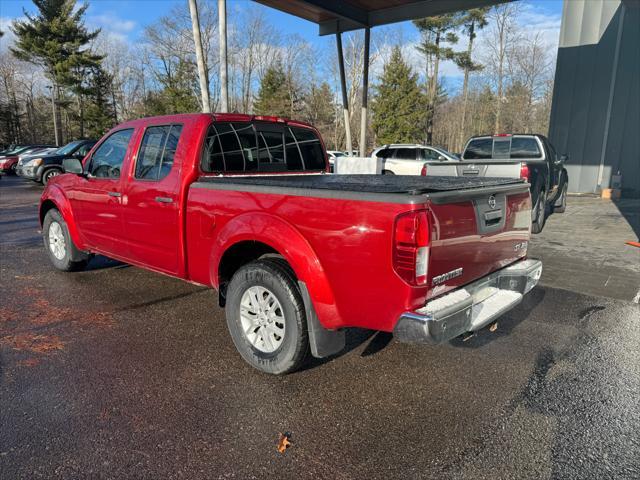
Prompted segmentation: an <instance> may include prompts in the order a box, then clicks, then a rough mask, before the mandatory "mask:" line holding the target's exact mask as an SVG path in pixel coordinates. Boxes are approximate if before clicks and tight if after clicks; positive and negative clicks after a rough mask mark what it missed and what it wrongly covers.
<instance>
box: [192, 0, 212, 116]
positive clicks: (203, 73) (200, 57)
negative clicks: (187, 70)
mask: <svg viewBox="0 0 640 480" xmlns="http://www.w3.org/2000/svg"><path fill="white" fill-rule="evenodd" d="M189 11H190V12H191V28H192V29H193V42H194V43H195V46H196V60H197V62H198V77H199V78H200V96H201V99H202V112H203V113H209V112H211V106H210V104H209V78H208V76H207V67H206V65H205V59H204V53H203V52H202V36H201V35H200V17H199V15H198V4H197V3H196V0H189Z"/></svg>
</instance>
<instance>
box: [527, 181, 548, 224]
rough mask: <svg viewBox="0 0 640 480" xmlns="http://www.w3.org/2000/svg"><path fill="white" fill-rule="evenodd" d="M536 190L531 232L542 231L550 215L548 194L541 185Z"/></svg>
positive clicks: (533, 199)
mask: <svg viewBox="0 0 640 480" xmlns="http://www.w3.org/2000/svg"><path fill="white" fill-rule="evenodd" d="M535 192H536V193H535V195H534V196H533V198H532V201H533V208H532V210H531V232H532V233H540V232H542V229H543V228H544V224H545V222H546V220H547V215H548V211H547V208H548V205H547V194H546V192H545V190H544V189H543V188H542V186H540V185H538V187H537V188H536V190H535Z"/></svg>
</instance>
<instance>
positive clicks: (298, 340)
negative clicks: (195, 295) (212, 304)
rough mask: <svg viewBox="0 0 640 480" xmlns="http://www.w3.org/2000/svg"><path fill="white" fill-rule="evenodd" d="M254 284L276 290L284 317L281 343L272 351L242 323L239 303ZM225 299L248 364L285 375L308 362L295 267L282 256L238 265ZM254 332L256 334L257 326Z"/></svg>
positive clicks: (238, 345) (234, 335) (230, 322)
mask: <svg viewBox="0 0 640 480" xmlns="http://www.w3.org/2000/svg"><path fill="white" fill-rule="evenodd" d="M252 287H261V288H263V289H267V290H268V291H269V292H270V293H271V294H273V295H274V296H275V298H276V299H277V301H278V302H279V304H280V307H281V313H282V316H283V317H284V322H283V323H284V335H282V337H281V338H282V340H281V343H280V345H279V346H278V347H277V348H276V349H275V350H274V351H271V352H267V351H264V350H262V349H261V348H259V347H258V346H256V345H254V344H252V343H251V342H250V340H249V338H248V336H247V335H248V334H246V333H245V330H244V328H243V325H242V320H241V315H240V303H241V300H242V298H243V295H244V294H245V292H247V291H248V290H249V289H250V288H252ZM226 299H227V301H226V305H225V313H226V318H227V326H228V328H229V333H230V334H231V339H232V340H233V343H234V345H235V346H236V349H237V350H238V352H239V353H240V355H241V356H242V358H243V359H244V360H245V361H246V362H247V363H248V364H249V365H251V366H252V367H254V368H256V369H258V370H261V371H263V372H265V373H270V374H275V375H282V374H286V373H291V372H294V371H296V370H298V369H300V368H301V367H302V366H303V365H304V364H305V362H306V360H307V358H308V356H309V336H308V332H307V321H306V315H305V309H304V302H303V300H302V296H301V295H300V290H299V289H298V285H297V281H296V278H295V275H294V274H293V270H292V269H291V267H289V265H288V264H287V263H286V262H285V261H284V260H283V259H281V258H272V257H268V258H263V259H260V260H257V261H255V262H251V263H249V264H247V265H244V266H243V267H241V268H240V269H238V271H237V272H236V273H235V274H234V275H233V278H232V279H231V282H230V283H229V286H228V288H227V293H226ZM257 328H258V329H259V328H260V327H257ZM251 333H252V334H253V335H255V330H254V331H253V332H251Z"/></svg>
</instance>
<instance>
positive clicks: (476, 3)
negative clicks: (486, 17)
mask: <svg viewBox="0 0 640 480" xmlns="http://www.w3.org/2000/svg"><path fill="white" fill-rule="evenodd" d="M255 1H256V2H258V3H261V4H263V5H266V6H268V7H271V8H275V9H277V10H280V11H282V12H286V13H289V14H291V15H294V16H296V17H299V18H303V19H305V20H308V21H310V22H313V23H316V24H317V25H318V27H319V34H320V35H331V34H334V33H341V32H348V31H351V30H358V29H361V28H367V27H377V26H379V25H388V24H390V23H396V22H404V21H407V20H415V19H417V18H424V17H430V16H433V15H442V14H444V13H449V12H455V11H458V10H468V9H470V8H478V7H485V6H490V5H495V4H498V3H506V2H508V1H511V0H255Z"/></svg>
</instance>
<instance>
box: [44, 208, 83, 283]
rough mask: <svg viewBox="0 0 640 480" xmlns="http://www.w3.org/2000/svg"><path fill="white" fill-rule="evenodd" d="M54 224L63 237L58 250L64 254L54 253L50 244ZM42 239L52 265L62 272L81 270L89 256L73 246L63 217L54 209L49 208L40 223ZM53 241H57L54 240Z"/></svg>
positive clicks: (54, 227) (54, 228)
mask: <svg viewBox="0 0 640 480" xmlns="http://www.w3.org/2000/svg"><path fill="white" fill-rule="evenodd" d="M55 225H58V226H59V227H60V232H61V234H62V236H63V237H64V243H63V244H62V247H61V250H60V251H61V252H63V253H64V254H63V255H59V256H57V255H56V254H55V253H54V251H53V250H54V247H52V246H51V242H52V240H51V239H50V237H51V236H52V235H53V231H54V230H57V227H56V226H55ZM42 240H43V241H44V247H45V250H46V251H47V254H48V255H49V259H50V260H51V263H53V266H54V267H56V268H57V269H58V270H62V271H63V272H73V271H77V270H82V269H83V268H84V267H85V266H86V265H87V261H88V258H89V256H88V255H87V254H86V253H85V252H82V251H80V250H78V248H77V247H76V246H75V244H74V243H73V240H71V236H70V235H69V229H68V228H67V223H66V222H65V221H64V218H62V215H61V214H60V212H59V211H58V210H56V209H51V210H49V211H48V212H47V214H46V215H45V217H44V222H43V223H42ZM54 243H57V242H55V241H54ZM60 251H59V252H60Z"/></svg>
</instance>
